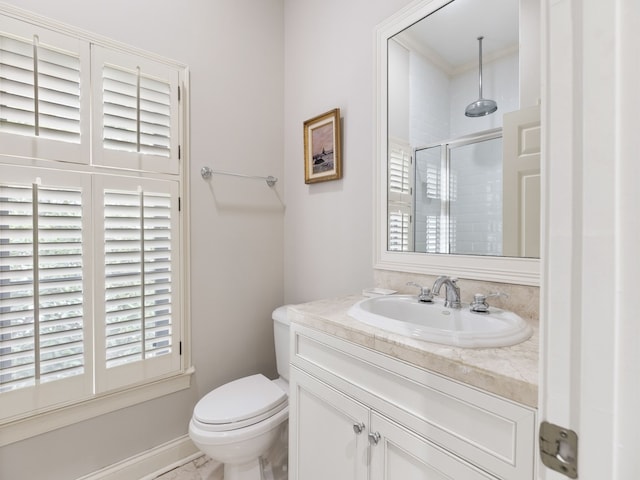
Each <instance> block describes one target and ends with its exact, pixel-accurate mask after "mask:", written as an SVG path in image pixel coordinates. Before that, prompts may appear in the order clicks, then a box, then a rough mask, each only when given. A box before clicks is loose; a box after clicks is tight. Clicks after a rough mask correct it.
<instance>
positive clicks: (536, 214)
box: [502, 106, 540, 258]
mask: <svg viewBox="0 0 640 480" xmlns="http://www.w3.org/2000/svg"><path fill="white" fill-rule="evenodd" d="M502 121H503V127H502V131H503V135H502V138H503V144H502V148H503V155H502V159H503V163H502V179H503V180H502V189H503V190H502V225H503V226H502V254H503V255H505V256H507V257H529V258H540V107H539V106H535V107H528V108H522V109H520V110H516V111H513V112H509V113H505V114H504V116H503V119H502Z"/></svg>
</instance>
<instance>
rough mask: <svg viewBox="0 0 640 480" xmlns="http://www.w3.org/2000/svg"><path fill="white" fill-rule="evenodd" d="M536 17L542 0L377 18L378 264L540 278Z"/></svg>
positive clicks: (456, 5) (463, 3)
mask: <svg viewBox="0 0 640 480" xmlns="http://www.w3.org/2000/svg"><path fill="white" fill-rule="evenodd" d="M538 24H539V1H538V0H483V1H482V2H478V1H474V0H453V1H450V0H446V1H438V0H432V1H428V0H425V1H423V2H420V3H418V4H412V5H410V6H409V7H408V8H407V9H405V10H403V11H401V12H399V13H398V14H397V15H395V16H394V17H392V18H391V19H390V20H389V21H388V22H386V23H385V24H383V25H381V26H380V28H379V29H378V36H377V41H378V45H377V47H378V59H379V62H378V68H379V72H378V101H379V103H378V142H377V143H378V145H377V151H378V153H379V165H378V167H379V172H378V173H379V175H378V183H379V184H378V204H379V205H378V215H377V223H378V225H377V226H378V234H377V243H378V245H377V250H378V251H377V259H376V263H377V266H378V267H379V268H389V269H398V270H404V271H417V272H419V273H434V274H439V273H442V272H443V271H446V272H448V273H450V274H455V273H456V271H459V272H460V273H462V274H460V275H459V276H464V277H466V278H479V279H487V280H491V279H494V280H499V281H507V282H510V283H521V284H532V285H535V284H537V283H538V281H539V280H538V267H539V261H538V260H537V257H539V255H540V244H539V238H540V150H539V147H540V128H539V107H538V103H539V100H538V99H539V91H540V82H539V51H538V50H537V49H538V47H537V44H538V39H537V37H538ZM531 45H533V46H531ZM484 99H491V100H494V101H495V102H497V105H498V109H497V111H496V112H494V113H488V114H486V115H481V116H467V115H465V108H467V106H468V105H470V104H477V103H478V100H482V102H480V103H488V101H487V100H484ZM482 113H484V112H482ZM425 267H426V269H425ZM470 270H473V272H472V273H471V274H469V271H470Z"/></svg>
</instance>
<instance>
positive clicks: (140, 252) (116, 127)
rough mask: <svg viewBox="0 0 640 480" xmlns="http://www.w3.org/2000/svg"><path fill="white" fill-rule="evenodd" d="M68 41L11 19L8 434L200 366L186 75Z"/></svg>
mask: <svg viewBox="0 0 640 480" xmlns="http://www.w3.org/2000/svg"><path fill="white" fill-rule="evenodd" d="M64 31H65V33H60V32H57V31H54V29H53V28H51V27H47V28H44V27H40V26H38V25H35V24H34V22H33V21H29V22H26V21H22V20H21V19H20V18H17V17H16V15H15V14H12V15H9V14H3V12H1V11H0V172H1V173H0V403H1V404H2V408H1V409H0V425H3V424H4V425H8V424H11V422H16V421H18V420H22V419H24V418H28V417H29V416H30V415H32V414H33V413H36V412H37V413H42V412H48V411H52V409H56V408H59V407H61V406H65V407H66V406H69V405H81V404H82V403H83V402H86V401H91V400H94V399H96V398H99V397H100V396H101V395H104V394H107V393H108V394H114V393H116V392H123V391H125V390H127V389H130V388H132V387H135V388H136V389H139V388H140V387H141V386H144V385H145V384H147V383H153V384H157V383H158V381H162V380H163V379H167V378H171V377H175V376H179V375H181V374H183V373H184V372H185V371H186V370H187V368H188V367H189V365H188V363H187V362H186V361H185V360H184V359H183V356H182V351H183V341H184V334H183V333H184V330H185V327H184V318H183V303H184V302H183V297H184V295H185V286H184V277H185V275H184V269H183V267H182V263H183V262H182V258H183V257H184V251H183V247H182V245H184V241H183V236H184V221H183V218H182V216H183V212H182V211H181V202H180V198H181V192H182V190H183V188H184V180H183V174H182V172H183V169H184V166H183V165H181V163H180V162H181V161H182V158H181V157H182V153H181V148H180V141H181V139H182V138H184V137H185V133H184V132H183V130H182V129H183V127H182V125H183V124H184V122H183V119H182V110H181V108H182V107H181V104H182V100H181V98H180V95H181V92H180V87H181V85H182V84H184V82H185V77H186V69H185V68H184V67H183V66H180V65H177V64H175V63H173V62H171V61H165V60H163V59H159V58H157V57H153V58H150V57H149V56H147V55H146V54H141V53H138V52H135V51H133V50H132V49H125V48H123V47H122V46H120V45H117V46H112V45H109V44H105V43H104V42H102V43H100V42H97V41H94V40H93V39H89V38H86V37H84V36H83V35H84V34H82V35H80V34H78V36H77V37H74V36H73V35H72V34H69V33H68V31H69V29H68V28H65V29H64ZM90 145H91V147H90ZM165 393H166V392H165ZM145 399H146V398H145Z"/></svg>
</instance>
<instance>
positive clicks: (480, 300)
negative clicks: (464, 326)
mask: <svg viewBox="0 0 640 480" xmlns="http://www.w3.org/2000/svg"><path fill="white" fill-rule="evenodd" d="M492 297H505V298H509V295H507V294H506V293H502V292H495V293H489V294H487V295H484V294H482V293H476V294H475V295H474V296H473V302H471V303H470V304H469V310H471V311H472V312H476V313H489V304H488V303H487V298H492Z"/></svg>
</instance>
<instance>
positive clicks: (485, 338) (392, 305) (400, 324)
mask: <svg viewBox="0 0 640 480" xmlns="http://www.w3.org/2000/svg"><path fill="white" fill-rule="evenodd" d="M348 313H349V316H351V317H353V318H355V319H356V320H359V321H361V322H363V323H366V324H368V325H372V326H374V327H378V328H381V329H383V330H387V331H390V332H393V333H398V334H400V335H405V336H407V337H412V338H417V339H420V340H426V341H427V342H434V343H440V344H444V345H452V346H456V347H466V348H491V347H507V346H510V345H515V344H517V343H521V342H524V341H525V340H527V339H528V338H529V337H531V334H532V333H533V331H532V329H531V327H530V326H529V324H527V322H525V321H524V320H523V319H522V318H521V317H519V316H518V315H516V314H515V313H513V312H508V311H506V310H501V309H499V308H495V307H491V309H490V312H489V313H474V312H471V311H469V307H468V306H465V305H463V306H462V308H461V309H451V308H446V307H444V305H443V302H442V300H439V299H435V301H434V303H421V302H419V301H418V299H417V297H416V296H414V295H387V296H380V297H372V298H367V299H365V300H362V301H360V302H358V303H356V304H355V305H354V306H353V307H351V308H350V309H349V312H348Z"/></svg>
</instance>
